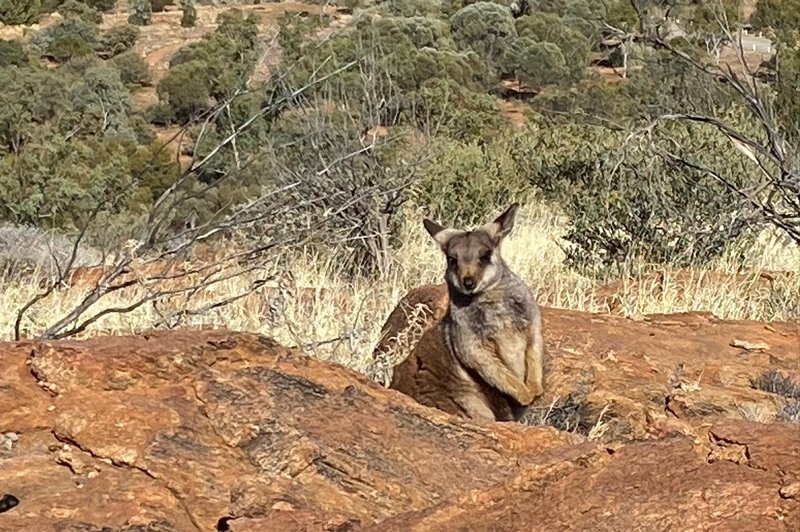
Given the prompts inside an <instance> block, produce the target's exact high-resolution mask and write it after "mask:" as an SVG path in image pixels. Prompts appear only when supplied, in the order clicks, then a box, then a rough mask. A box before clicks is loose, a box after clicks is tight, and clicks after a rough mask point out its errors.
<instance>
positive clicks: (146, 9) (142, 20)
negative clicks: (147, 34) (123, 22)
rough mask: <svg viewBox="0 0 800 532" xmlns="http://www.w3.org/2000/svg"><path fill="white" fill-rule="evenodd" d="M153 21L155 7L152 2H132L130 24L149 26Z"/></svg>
mask: <svg viewBox="0 0 800 532" xmlns="http://www.w3.org/2000/svg"><path fill="white" fill-rule="evenodd" d="M152 20H153V6H152V4H151V3H150V0H131V1H130V15H128V22H129V23H130V24H135V25H136V26H147V25H148V24H150V22H151V21H152Z"/></svg>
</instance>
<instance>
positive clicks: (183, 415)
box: [0, 287, 800, 532]
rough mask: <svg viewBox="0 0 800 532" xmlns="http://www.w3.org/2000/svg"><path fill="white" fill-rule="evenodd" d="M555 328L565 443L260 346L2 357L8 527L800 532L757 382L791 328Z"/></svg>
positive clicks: (28, 349) (1, 457)
mask: <svg viewBox="0 0 800 532" xmlns="http://www.w3.org/2000/svg"><path fill="white" fill-rule="evenodd" d="M441 294H442V292H441V288H440V287H423V288H421V289H419V290H417V291H415V292H413V293H412V294H411V295H410V296H409V298H407V302H408V301H412V302H413V301H422V300H427V301H428V302H429V303H431V306H432V307H433V308H434V312H433V313H432V314H429V315H428V317H429V318H435V317H436V316H437V309H439V308H441V306H442V305H441V303H442V300H441ZM392 319H395V320H396V319H398V317H397V315H395V316H394V317H393V318H392ZM545 320H546V327H547V329H546V334H547V343H548V347H549V350H550V363H549V368H548V372H549V373H548V376H549V379H548V392H547V395H546V397H544V398H543V399H542V401H541V402H540V404H539V405H537V409H535V410H534V417H537V416H538V420H539V421H541V420H547V421H548V422H550V423H553V424H555V425H558V426H561V427H562V428H566V429H569V430H557V429H556V428H553V427H550V426H523V425H520V424H511V423H497V424H472V423H469V422H467V421H464V420H461V419H458V418H454V417H452V416H449V415H446V414H444V413H441V412H438V411H435V410H431V409H427V408H425V407H422V406H419V405H417V404H416V403H414V401H413V400H411V399H410V398H407V397H405V396H403V395H401V394H399V393H397V392H395V391H391V390H386V389H384V388H383V387H381V386H379V385H377V384H375V383H374V382H372V381H370V380H368V379H366V378H365V377H363V376H361V375H359V374H357V373H355V372H352V371H350V370H348V369H346V368H343V367H341V366H337V365H333V364H329V363H326V362H321V361H317V360H313V359H311V358H308V357H305V356H303V355H301V354H299V353H297V352H293V351H290V350H287V349H284V348H282V347H280V346H278V345H277V344H275V343H274V342H272V341H271V340H269V339H266V338H262V337H258V336H255V335H250V334H242V333H233V332H226V331H175V332H158V333H153V334H148V335H141V336H136V337H105V338H96V339H91V340H86V341H62V342H55V343H40V342H29V343H16V344H15V343H6V344H0V372H1V373H0V374H2V380H0V433H2V436H0V439H1V440H2V442H0V444H1V445H0V497H3V496H4V495H5V496H6V497H5V499H4V502H5V506H6V508H7V509H6V511H4V512H2V513H0V530H9V531H11V530H36V531H47V530H92V531H94V530H98V531H99V530H114V531H117V530H125V531H134V530H136V531H140V530H148V531H167V530H187V531H192V530H204V531H205V530H232V531H245V530H252V531H257V530H258V531H264V530H281V531H362V530H363V531H368V530H381V531H383V532H387V531H429V530H430V531H439V530H448V531H451V530H470V531H475V530H487V531H488V530H492V531H518V530H564V529H570V530H614V531H616V530H634V529H636V530H712V529H713V530H734V529H735V530H759V531H769V530H798V529H800V424H796V423H794V424H793V423H780V422H776V419H778V418H780V416H781V412H782V411H781V409H782V408H784V407H785V405H786V402H785V398H783V397H781V396H779V395H777V394H773V393H768V392H765V391H761V390H758V389H755V388H754V387H753V385H752V384H751V379H757V378H758V377H759V376H761V375H762V374H763V373H764V371H765V370H768V369H774V370H780V371H781V372H783V373H784V374H786V375H789V376H792V377H794V378H797V377H798V369H800V334H799V333H798V328H797V324H776V323H773V324H769V325H767V324H762V323H754V322H721V321H719V320H716V319H714V318H713V317H712V316H710V315H701V314H691V315H673V316H650V317H646V318H644V317H643V318H640V319H637V320H631V319H625V318H623V317H617V316H606V315H589V314H581V313H577V312H568V311H562V310H554V309H546V310H545ZM386 341H387V339H386V338H384V344H385V343H386ZM385 347H386V346H385V345H383V344H382V346H379V348H378V349H377V350H376V352H377V353H381V352H382V349H383V348H385ZM565 398H569V401H567V400H565ZM759 421H761V422H759ZM2 506H3V504H0V510H2V509H3V508H2Z"/></svg>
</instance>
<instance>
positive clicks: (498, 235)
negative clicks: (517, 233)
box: [481, 203, 519, 244]
mask: <svg viewBox="0 0 800 532" xmlns="http://www.w3.org/2000/svg"><path fill="white" fill-rule="evenodd" d="M517 211H519V203H512V204H511V206H510V207H509V208H508V209H506V210H505V212H504V213H503V214H501V215H500V216H498V217H497V218H495V219H494V221H492V222H489V223H488V224H485V225H483V226H482V227H481V230H482V231H485V232H486V233H488V234H489V236H490V237H491V238H492V240H493V241H494V243H495V244H499V243H500V241H501V240H503V239H504V238H505V237H507V236H508V235H509V233H511V230H512V229H514V222H515V221H516V219H517Z"/></svg>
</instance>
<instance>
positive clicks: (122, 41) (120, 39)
mask: <svg viewBox="0 0 800 532" xmlns="http://www.w3.org/2000/svg"><path fill="white" fill-rule="evenodd" d="M140 33H141V32H140V30H139V28H138V27H137V26H134V25H133V24H119V25H117V26H113V27H111V28H109V29H107V30H106V31H104V32H103V33H102V35H100V40H99V42H98V45H97V53H98V54H99V55H100V56H101V57H105V58H107V59H108V58H111V57H114V56H115V55H119V54H121V53H123V52H126V51H128V50H130V49H131V48H133V47H134V46H135V45H136V41H137V40H138V39H139V34H140Z"/></svg>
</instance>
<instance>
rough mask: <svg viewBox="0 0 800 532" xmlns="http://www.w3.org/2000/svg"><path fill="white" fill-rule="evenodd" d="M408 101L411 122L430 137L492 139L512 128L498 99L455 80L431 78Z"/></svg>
mask: <svg viewBox="0 0 800 532" xmlns="http://www.w3.org/2000/svg"><path fill="white" fill-rule="evenodd" d="M407 99H408V103H407V104H406V106H405V109H406V111H405V112H406V113H407V120H408V121H409V122H410V123H412V124H414V125H415V126H416V127H417V128H419V129H420V130H422V131H425V132H426V133H428V134H429V135H435V136H446V137H450V138H452V139H455V140H459V141H465V142H470V141H473V140H478V139H484V140H489V139H492V138H495V137H496V136H497V135H498V134H499V133H500V132H501V131H503V130H504V129H505V128H507V127H508V126H509V124H508V120H507V119H506V118H505V115H504V114H503V109H502V107H501V106H500V103H499V101H498V100H497V99H496V98H495V97H493V96H490V95H488V94H482V93H478V92H474V91H472V90H470V89H469V88H467V87H466V86H465V85H463V84H460V83H458V82H456V81H454V80H452V79H431V80H430V81H428V82H426V83H425V84H423V85H422V87H421V88H420V89H419V90H417V91H414V92H411V93H409V94H408V98H407ZM404 118H406V117H405V116H404Z"/></svg>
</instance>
